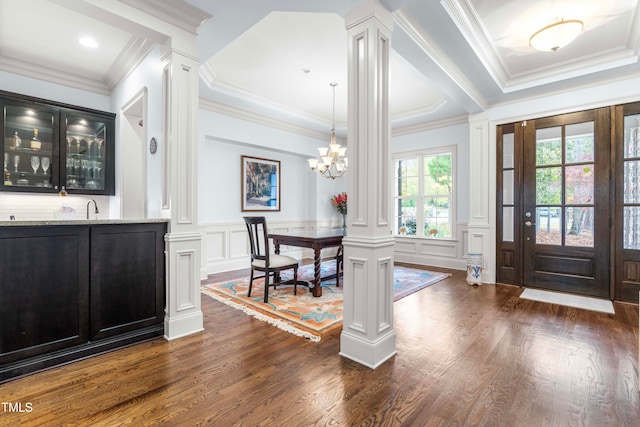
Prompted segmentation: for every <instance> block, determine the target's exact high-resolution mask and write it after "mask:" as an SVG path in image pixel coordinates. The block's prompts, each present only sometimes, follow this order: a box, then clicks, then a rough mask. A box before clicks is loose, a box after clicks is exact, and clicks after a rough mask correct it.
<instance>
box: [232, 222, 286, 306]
mask: <svg viewBox="0 0 640 427" xmlns="http://www.w3.org/2000/svg"><path fill="white" fill-rule="evenodd" d="M244 223H245V224H246V226H247V232H248V233H249V243H250V246H251V276H250V278H249V292H248V293H247V296H249V297H250V296H251V288H252V286H253V281H254V280H255V279H259V278H261V277H264V302H268V301H269V286H273V287H274V288H275V287H276V286H278V285H286V284H292V285H293V294H294V295H297V292H298V288H297V285H298V260H296V259H295V258H291V257H289V256H285V255H278V254H272V253H271V249H270V246H269V236H268V233H267V220H266V219H265V217H263V216H245V217H244ZM290 269H293V279H292V280H286V281H281V280H280V272H282V271H284V270H290ZM255 271H260V272H263V273H264V276H254V272H255ZM269 276H273V282H272V283H269Z"/></svg>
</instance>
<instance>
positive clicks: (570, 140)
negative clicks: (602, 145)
mask: <svg viewBox="0 0 640 427" xmlns="http://www.w3.org/2000/svg"><path fill="white" fill-rule="evenodd" d="M565 134H566V147H565V153H566V154H565V157H566V163H582V162H593V159H594V157H593V156H594V154H593V153H594V142H593V141H594V140H593V122H585V123H577V124H574V125H567V126H566V127H565Z"/></svg>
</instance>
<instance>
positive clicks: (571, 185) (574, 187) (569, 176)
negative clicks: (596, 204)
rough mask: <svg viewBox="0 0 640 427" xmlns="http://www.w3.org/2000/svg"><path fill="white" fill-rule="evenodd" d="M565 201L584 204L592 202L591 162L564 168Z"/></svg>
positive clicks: (570, 203) (571, 203)
mask: <svg viewBox="0 0 640 427" xmlns="http://www.w3.org/2000/svg"><path fill="white" fill-rule="evenodd" d="M565 183H566V184H565V185H566V188H565V194H566V196H565V199H566V200H565V203H566V204H568V205H576V204H579V205H584V204H592V203H593V195H594V193H593V191H594V183H593V164H589V165H579V166H567V167H566V168H565Z"/></svg>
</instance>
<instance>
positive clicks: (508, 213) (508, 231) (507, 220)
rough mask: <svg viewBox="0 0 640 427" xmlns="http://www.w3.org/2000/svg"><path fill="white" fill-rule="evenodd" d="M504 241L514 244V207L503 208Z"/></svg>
mask: <svg viewBox="0 0 640 427" xmlns="http://www.w3.org/2000/svg"><path fill="white" fill-rule="evenodd" d="M502 241H503V242H513V206H508V207H503V208H502Z"/></svg>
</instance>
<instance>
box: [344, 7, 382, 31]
mask: <svg viewBox="0 0 640 427" xmlns="http://www.w3.org/2000/svg"><path fill="white" fill-rule="evenodd" d="M371 18H376V19H377V20H378V21H380V23H382V25H384V26H385V27H387V29H388V30H389V31H391V30H392V29H393V17H392V16H391V12H389V10H387V8H386V7H385V6H384V5H383V4H382V3H380V1H379V0H366V1H365V2H363V3H362V4H360V5H359V6H356V7H355V8H354V9H351V10H350V11H349V12H348V13H347V16H346V18H345V26H346V27H347V30H349V29H351V28H352V27H355V26H356V25H359V24H361V23H363V22H365V21H367V20H369V19H371Z"/></svg>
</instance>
